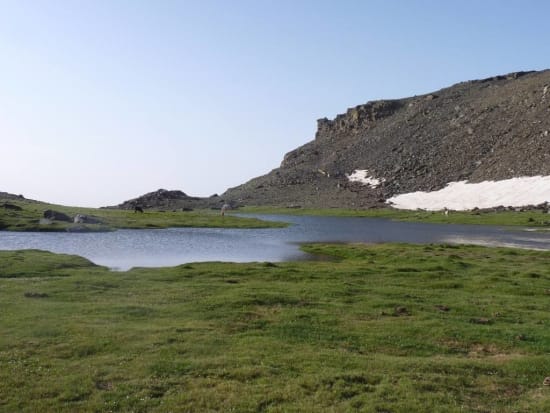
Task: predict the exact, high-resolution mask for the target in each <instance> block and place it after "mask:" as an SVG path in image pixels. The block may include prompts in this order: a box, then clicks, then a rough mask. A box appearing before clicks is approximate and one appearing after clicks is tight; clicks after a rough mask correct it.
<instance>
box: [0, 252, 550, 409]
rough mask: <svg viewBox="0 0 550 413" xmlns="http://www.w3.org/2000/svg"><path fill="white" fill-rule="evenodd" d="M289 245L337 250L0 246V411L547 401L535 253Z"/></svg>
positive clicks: (549, 279)
mask: <svg viewBox="0 0 550 413" xmlns="http://www.w3.org/2000/svg"><path fill="white" fill-rule="evenodd" d="M305 249H306V250H307V251H309V252H312V253H317V254H324V255H330V256H333V257H336V259H335V260H332V261H322V262H293V263H277V264H272V263H250V264H222V263H202V264H189V265H182V266H178V267H174V268H163V269H133V270H131V271H128V272H124V273H112V272H109V271H107V270H106V269H105V268H102V267H97V266H94V265H93V264H91V263H89V262H88V261H86V260H84V259H82V258H79V257H74V256H65V255H54V254H50V253H45V252H39V251H18V252H6V251H4V252H0V293H1V297H2V300H1V301H0V302H1V304H0V307H1V311H0V329H1V332H2V333H1V334H0V366H1V368H0V411H3V412H14V411H17V412H36V411H40V412H74V411H79V412H97V411H105V412H107V411H123V412H129V411H134V412H168V411H171V412H199V411H224V412H225V411H227V412H229V411H236V412H347V411H350V412H351V411H365V412H393V413H396V412H407V413H408V412H426V411H429V412H465V411H467V412H515V411H521V412H543V411H550V387H547V386H546V387H545V386H543V385H542V382H543V379H544V378H545V376H550V358H549V357H548V353H549V352H550V328H549V327H550V321H549V319H548V313H549V311H550V269H549V267H548V262H549V260H550V254H549V253H544V252H536V251H523V250H512V249H504V248H498V249H497V248H494V249H493V248H483V247H474V246H439V245H424V246H415V245H399V244H387V245H374V246H364V245H350V246H344V245H311V246H307V247H305Z"/></svg>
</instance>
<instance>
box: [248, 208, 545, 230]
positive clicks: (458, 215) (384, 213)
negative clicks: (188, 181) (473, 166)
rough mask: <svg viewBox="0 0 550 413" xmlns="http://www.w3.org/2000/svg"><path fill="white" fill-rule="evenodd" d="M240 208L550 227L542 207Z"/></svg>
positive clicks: (259, 212)
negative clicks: (496, 209)
mask: <svg viewBox="0 0 550 413" xmlns="http://www.w3.org/2000/svg"><path fill="white" fill-rule="evenodd" d="M239 212H246V213H257V214H283V215H321V216H341V217H368V218H386V219H393V220H397V221H415V222H431V223H438V224H477V225H502V226H508V225H510V226H528V227H540V229H541V230H543V229H544V228H548V229H550V215H549V214H546V213H543V212H541V211H524V212H516V211H500V212H488V211H452V212H450V213H449V215H445V214H444V213H443V212H442V211H423V210H417V211H413V210H403V209H393V208H371V209H340V208H326V209H310V208H279V207H243V208H240V209H239Z"/></svg>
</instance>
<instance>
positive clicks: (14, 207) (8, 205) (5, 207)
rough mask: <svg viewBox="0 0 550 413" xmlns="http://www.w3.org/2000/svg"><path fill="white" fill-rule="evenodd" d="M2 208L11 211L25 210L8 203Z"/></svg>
mask: <svg viewBox="0 0 550 413" xmlns="http://www.w3.org/2000/svg"><path fill="white" fill-rule="evenodd" d="M1 206H2V208H4V209H9V210H11V211H22V210H23V208H21V207H20V206H18V205H14V204H10V203H7V202H6V203H5V204H2V205H1Z"/></svg>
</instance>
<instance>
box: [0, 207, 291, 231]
mask: <svg viewBox="0 0 550 413" xmlns="http://www.w3.org/2000/svg"><path fill="white" fill-rule="evenodd" d="M6 203H9V204H12V205H16V206H18V207H20V208H21V210H20V211H17V210H11V209H7V208H3V207H2V205H3V202H0V230H7V231H66V230H67V229H69V230H70V229H71V228H72V227H74V226H75V225H74V224H72V223H70V222H61V221H52V222H51V223H50V224H48V225H42V224H40V219H41V218H42V217H43V214H44V211H46V210H48V209H52V210H55V211H59V212H62V213H64V214H67V215H69V216H70V217H74V216H75V215H76V214H83V215H89V216H93V217H97V218H99V219H100V220H101V221H102V224H85V225H81V224H79V227H84V229H85V230H86V231H112V230H115V229H118V228H127V229H143V228H149V229H151V228H169V227H202V228H204V227H215V228H271V227H283V226H285V225H286V224H284V223H279V222H266V221H260V220H258V219H253V218H241V217H235V216H230V215H225V216H223V217H222V216H221V215H220V212H219V211H215V210H197V211H177V212H173V211H152V210H147V211H146V212H145V213H143V214H142V213H134V211H128V210H120V209H104V208H80V207H67V206H61V205H52V204H46V203H41V202H32V201H26V200H22V201H20V200H9V201H6Z"/></svg>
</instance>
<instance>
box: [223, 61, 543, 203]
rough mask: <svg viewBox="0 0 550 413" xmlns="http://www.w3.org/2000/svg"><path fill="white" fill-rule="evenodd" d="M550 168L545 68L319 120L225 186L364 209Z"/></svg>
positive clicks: (233, 196) (234, 196) (239, 192)
mask: <svg viewBox="0 0 550 413" xmlns="http://www.w3.org/2000/svg"><path fill="white" fill-rule="evenodd" d="M534 175H550V71H549V70H547V71H542V72H518V73H511V74H509V75H505V76H496V77H492V78H488V79H483V80H474V81H468V82H463V83H459V84H457V85H454V86H451V87H449V88H446V89H442V90H439V91H437V92H433V93H430V94H427V95H422V96H414V97H410V98H404V99H398V100H381V101H374V102H368V103H366V104H364V105H360V106H356V107H354V108H351V109H348V110H347V112H346V113H345V114H342V115H338V116H337V117H336V118H335V119H333V120H329V119H326V118H324V119H320V120H318V129H317V133H316V135H315V140H313V141H311V142H309V143H307V144H305V145H303V146H301V147H299V148H297V149H295V150H294V151H291V152H289V153H287V154H286V155H285V157H284V159H283V161H282V163H281V166H280V167H279V168H277V169H274V170H273V171H271V172H270V173H268V174H267V175H264V176H260V177H258V178H254V179H252V180H250V181H249V182H247V183H245V184H243V185H241V186H238V187H235V188H231V189H229V190H228V191H227V192H226V193H225V194H223V195H222V197H221V198H220V199H224V202H231V203H234V204H239V205H280V206H306V207H369V206H376V205H380V204H382V203H383V202H385V200H387V199H388V198H390V197H392V196H394V195H396V194H402V193H408V192H413V191H435V190H439V189H441V188H443V187H444V186H445V185H446V184H447V183H449V182H454V181H462V180H468V181H469V182H481V181H485V180H503V179H509V178H513V177H519V176H534Z"/></svg>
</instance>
